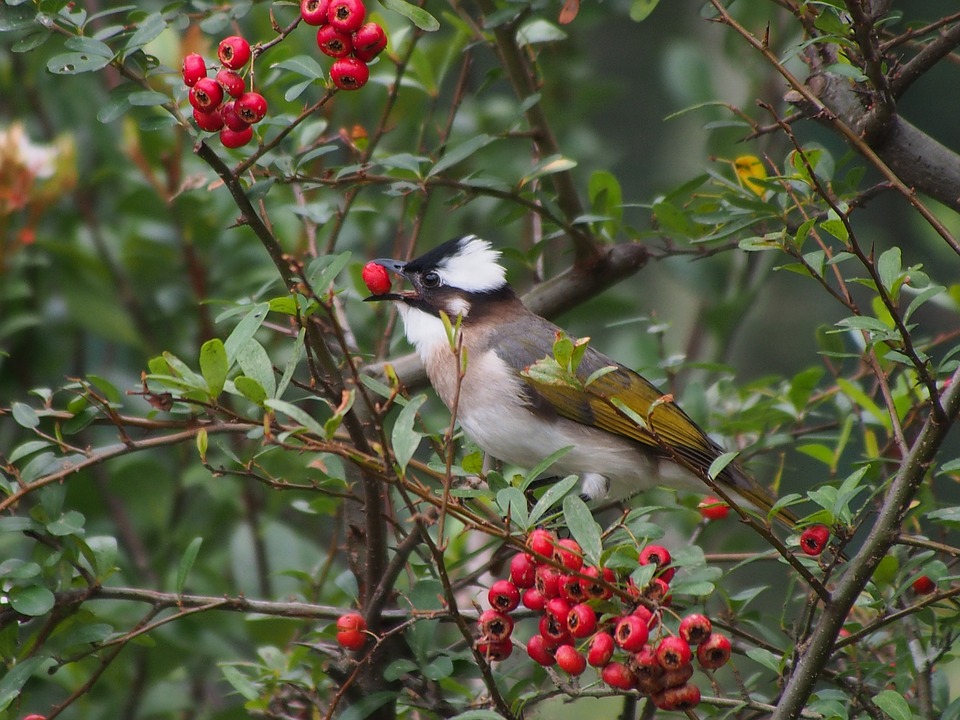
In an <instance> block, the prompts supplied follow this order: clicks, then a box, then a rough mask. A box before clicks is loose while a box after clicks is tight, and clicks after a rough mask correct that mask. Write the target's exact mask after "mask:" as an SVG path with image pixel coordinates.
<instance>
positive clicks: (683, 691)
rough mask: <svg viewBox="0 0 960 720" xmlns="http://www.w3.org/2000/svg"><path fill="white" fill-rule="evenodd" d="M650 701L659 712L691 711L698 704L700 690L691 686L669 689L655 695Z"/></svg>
mask: <svg viewBox="0 0 960 720" xmlns="http://www.w3.org/2000/svg"><path fill="white" fill-rule="evenodd" d="M651 699H652V700H653V704H654V705H656V706H657V707H658V708H660V709H661V710H680V711H687V710H693V709H694V708H695V707H696V706H697V705H698V704H699V703H700V688H698V687H697V686H696V685H692V684H687V685H681V686H680V687H670V688H667V689H665V690H661V691H660V692H658V693H656V694H655V695H653V697H652V698H651Z"/></svg>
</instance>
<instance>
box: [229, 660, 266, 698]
mask: <svg viewBox="0 0 960 720" xmlns="http://www.w3.org/2000/svg"><path fill="white" fill-rule="evenodd" d="M220 672H222V673H223V678H224V680H226V681H227V682H228V683H230V686H231V687H232V688H233V689H234V690H236V691H237V692H238V693H240V695H242V696H243V697H244V698H246V699H247V700H251V701H253V700H259V699H260V691H259V690H258V689H257V686H256V685H254V684H253V682H251V681H250V679H249V678H247V676H246V675H244V674H243V673H242V672H240V670H239V669H238V668H236V667H234V666H233V665H221V666H220Z"/></svg>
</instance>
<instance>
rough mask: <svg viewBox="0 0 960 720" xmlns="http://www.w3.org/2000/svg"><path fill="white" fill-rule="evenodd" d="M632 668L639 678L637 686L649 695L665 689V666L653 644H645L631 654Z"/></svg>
mask: <svg viewBox="0 0 960 720" xmlns="http://www.w3.org/2000/svg"><path fill="white" fill-rule="evenodd" d="M629 664H630V669H631V670H633V674H634V677H635V678H636V679H637V687H638V688H639V689H640V691H641V692H643V693H646V694H648V695H650V694H652V693H655V692H658V691H659V690H661V689H663V687H664V684H663V674H664V671H663V668H662V667H660V663H659V662H657V652H656V650H655V649H654V648H653V646H651V645H649V644H648V645H644V646H643V647H642V648H640V650H638V651H637V652H635V653H634V654H633V655H631V656H630V663H629Z"/></svg>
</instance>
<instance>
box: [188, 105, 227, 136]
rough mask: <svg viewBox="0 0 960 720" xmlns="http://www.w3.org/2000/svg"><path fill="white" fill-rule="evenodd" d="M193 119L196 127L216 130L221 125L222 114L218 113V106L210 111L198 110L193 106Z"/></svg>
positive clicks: (208, 130) (211, 130)
mask: <svg viewBox="0 0 960 720" xmlns="http://www.w3.org/2000/svg"><path fill="white" fill-rule="evenodd" d="M193 121H194V122H195V123H196V124H197V127H198V128H200V129H201V130H205V131H207V132H216V131H217V130H219V129H220V128H222V127H223V116H222V115H221V114H220V109H219V108H217V109H215V110H213V111H212V112H200V111H199V110H197V109H196V108H194V109H193Z"/></svg>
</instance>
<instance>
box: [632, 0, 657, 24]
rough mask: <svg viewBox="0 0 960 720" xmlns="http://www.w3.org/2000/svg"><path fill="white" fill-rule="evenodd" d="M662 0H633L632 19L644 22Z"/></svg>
mask: <svg viewBox="0 0 960 720" xmlns="http://www.w3.org/2000/svg"><path fill="white" fill-rule="evenodd" d="M659 3H660V0H633V2H632V3H630V19H631V20H633V21H634V22H643V21H644V20H646V19H647V18H648V17H650V14H651V13H652V12H653V11H654V10H655V9H656V7H657V5H658V4H659Z"/></svg>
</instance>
